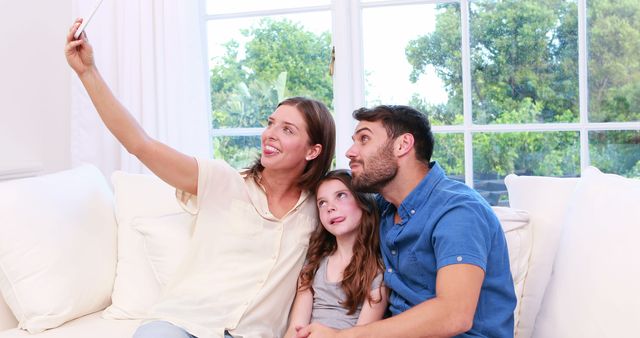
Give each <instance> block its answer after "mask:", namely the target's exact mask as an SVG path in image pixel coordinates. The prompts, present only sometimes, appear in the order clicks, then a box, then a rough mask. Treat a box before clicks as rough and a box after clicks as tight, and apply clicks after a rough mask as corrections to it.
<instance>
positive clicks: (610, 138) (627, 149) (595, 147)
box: [589, 130, 640, 178]
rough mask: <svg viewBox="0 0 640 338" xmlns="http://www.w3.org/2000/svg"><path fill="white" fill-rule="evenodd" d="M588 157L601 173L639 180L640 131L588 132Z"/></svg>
mask: <svg viewBox="0 0 640 338" xmlns="http://www.w3.org/2000/svg"><path fill="white" fill-rule="evenodd" d="M589 156H590V157H591V165H593V166H595V167H596V168H598V169H600V170H601V171H603V172H606V173H613V174H618V175H622V176H626V177H636V178H640V130H625V131H614V130H610V131H594V132H590V133H589Z"/></svg>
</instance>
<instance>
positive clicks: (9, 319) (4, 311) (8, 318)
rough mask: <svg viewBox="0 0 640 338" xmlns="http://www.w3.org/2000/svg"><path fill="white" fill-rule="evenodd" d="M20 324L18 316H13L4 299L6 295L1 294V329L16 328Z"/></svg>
mask: <svg viewBox="0 0 640 338" xmlns="http://www.w3.org/2000/svg"><path fill="white" fill-rule="evenodd" d="M17 325H18V321H17V320H16V317H14V316H13V313H11V310H9V307H8V306H7V302H5V301H4V297H2V294H0V331H3V330H6V329H11V328H14V327H16V326H17Z"/></svg>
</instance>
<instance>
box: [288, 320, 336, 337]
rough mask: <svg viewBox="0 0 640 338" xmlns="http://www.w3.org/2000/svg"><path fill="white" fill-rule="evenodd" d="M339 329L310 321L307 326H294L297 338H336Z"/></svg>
mask: <svg viewBox="0 0 640 338" xmlns="http://www.w3.org/2000/svg"><path fill="white" fill-rule="evenodd" d="M339 333H340V331H338V330H335V329H331V328H328V327H326V326H324V325H322V324H318V323H312V324H309V325H307V326H304V327H302V326H296V337H297V338H307V337H309V338H338V336H339Z"/></svg>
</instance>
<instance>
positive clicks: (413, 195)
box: [382, 161, 446, 223]
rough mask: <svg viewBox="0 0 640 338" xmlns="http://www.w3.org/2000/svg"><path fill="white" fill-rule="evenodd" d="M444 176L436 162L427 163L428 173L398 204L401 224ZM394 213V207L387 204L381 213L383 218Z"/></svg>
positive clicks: (422, 202)
mask: <svg viewBox="0 0 640 338" xmlns="http://www.w3.org/2000/svg"><path fill="white" fill-rule="evenodd" d="M445 177H446V176H445V174H444V170H442V167H440V165H439V164H438V162H436V161H433V162H431V163H429V172H428V173H427V175H425V177H424V178H423V179H422V180H421V181H420V183H418V185H417V186H416V187H415V188H414V189H413V190H412V191H411V192H410V193H409V195H407V197H405V199H404V200H403V201H402V203H400V208H399V210H398V215H399V216H400V218H401V219H402V222H403V223H404V222H406V221H408V220H409V218H411V216H413V215H414V214H415V212H416V210H417V209H418V208H420V206H421V205H423V204H424V203H425V201H426V200H427V199H428V198H429V196H430V195H431V192H433V189H434V187H435V186H436V185H437V184H438V182H440V181H441V180H442V179H444V178H445ZM394 211H395V207H394V206H393V204H391V203H389V205H388V206H387V207H386V208H385V210H384V211H383V212H382V214H383V217H387V216H389V214H390V213H391V214H392V213H393V212H394Z"/></svg>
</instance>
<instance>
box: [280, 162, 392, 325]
mask: <svg viewBox="0 0 640 338" xmlns="http://www.w3.org/2000/svg"><path fill="white" fill-rule="evenodd" d="M316 201H317V207H318V214H319V217H320V222H321V223H322V226H319V227H317V228H316V230H315V232H314V233H313V234H312V235H311V238H310V240H309V251H308V252H307V262H306V264H305V266H304V267H303V269H302V272H301V273H300V278H299V281H298V293H297V294H296V298H295V301H294V303H293V307H292V310H291V314H290V317H289V328H288V329H287V333H286V335H285V337H286V338H290V337H295V336H296V332H297V331H298V330H299V329H300V328H302V327H304V326H306V325H308V324H310V323H314V322H317V323H320V324H323V325H325V326H328V327H331V328H334V329H346V328H350V327H352V326H354V325H363V324H367V323H370V322H373V321H376V320H379V319H381V318H382V316H383V315H384V312H385V309H386V307H387V289H386V287H385V286H384V285H383V283H382V271H383V265H382V261H381V259H380V254H379V246H378V245H379V239H378V238H379V237H378V236H379V235H378V212H377V209H376V206H375V205H376V204H375V201H374V200H373V197H372V196H371V195H369V194H364V193H358V192H355V191H354V190H353V187H352V185H351V173H350V172H349V171H347V170H334V171H331V172H329V173H328V174H327V175H326V176H325V177H324V178H323V179H322V180H321V181H320V183H319V184H318V187H317V188H316Z"/></svg>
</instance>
